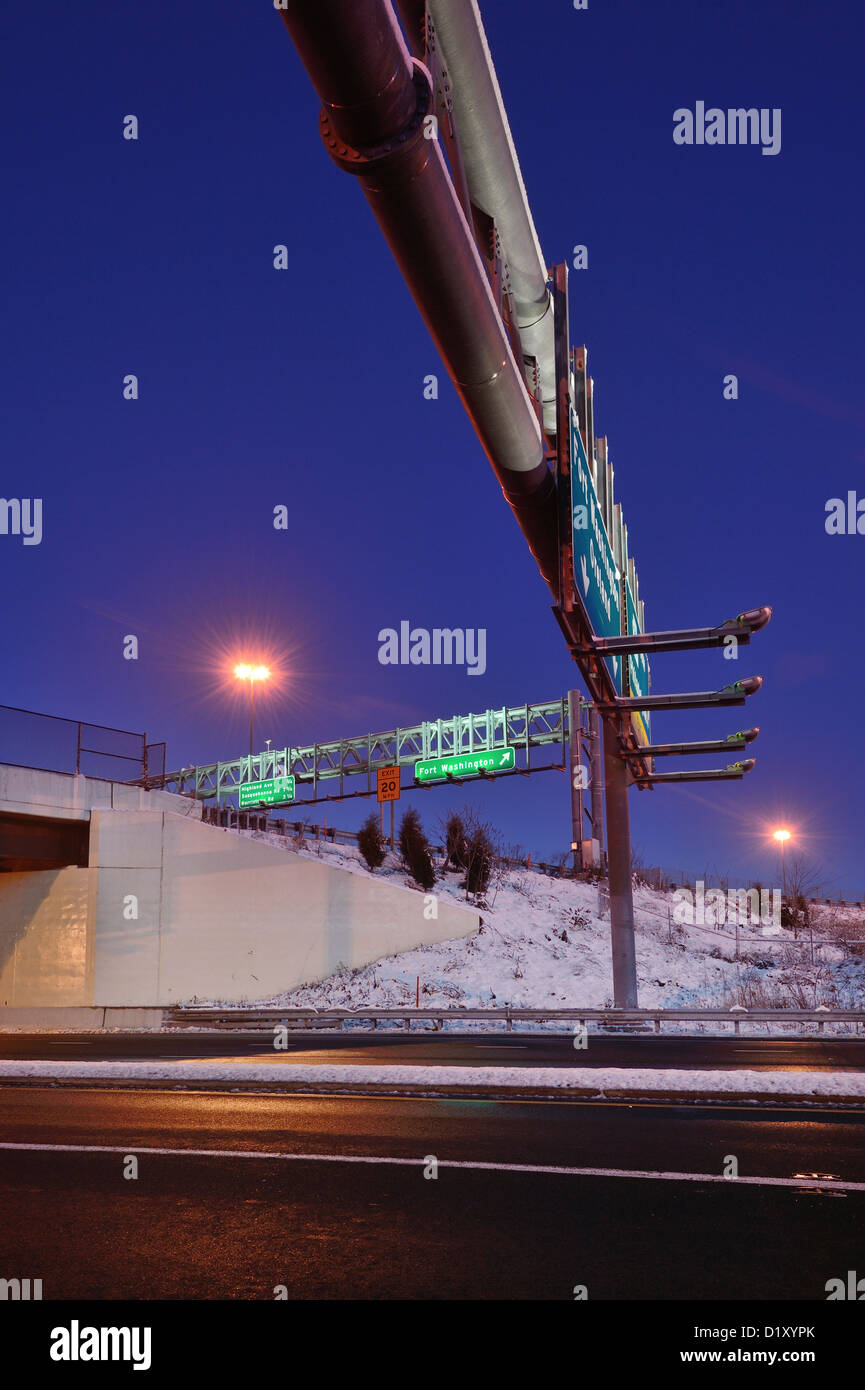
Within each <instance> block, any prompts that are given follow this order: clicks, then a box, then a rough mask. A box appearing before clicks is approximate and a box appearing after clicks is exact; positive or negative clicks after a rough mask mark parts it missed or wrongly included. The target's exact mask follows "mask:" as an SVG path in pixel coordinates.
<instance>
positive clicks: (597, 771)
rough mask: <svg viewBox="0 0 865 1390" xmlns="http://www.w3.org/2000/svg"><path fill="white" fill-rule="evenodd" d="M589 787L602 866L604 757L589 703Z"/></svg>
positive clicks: (594, 713) (593, 709)
mask: <svg viewBox="0 0 865 1390" xmlns="http://www.w3.org/2000/svg"><path fill="white" fill-rule="evenodd" d="M589 789H590V792H591V807H592V809H591V817H592V836H593V838H594V839H596V840H597V842H598V858H599V860H600V867H601V868H602V869H603V867H604V759H603V755H602V751H601V721H600V719H599V718H598V711H597V708H596V707H595V705H589Z"/></svg>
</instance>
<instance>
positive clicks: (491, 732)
mask: <svg viewBox="0 0 865 1390" xmlns="http://www.w3.org/2000/svg"><path fill="white" fill-rule="evenodd" d="M567 744H568V700H567V696H563V697H562V698H561V699H560V700H552V701H546V702H544V703H542V704H535V705H514V706H510V707H503V708H502V709H488V710H484V711H483V712H482V713H480V714H455V715H453V716H452V717H451V718H449V719H432V720H425V721H424V722H423V723H421V724H413V725H411V726H409V727H408V728H405V729H389V730H388V731H387V732H386V733H380V734H362V735H360V737H358V738H346V739H338V740H337V741H335V742H333V743H312V744H307V745H306V746H305V747H300V748H270V749H268V750H267V751H266V752H264V753H255V754H253V755H252V757H249V756H247V757H244V758H235V759H233V760H232V761H230V762H224V763H223V762H219V763H209V764H207V765H202V766H199V767H185V768H180V769H179V771H177V772H170V773H167V774H166V775H165V777H164V779H162V778H161V779H159V784H160V785H162V786H164V787H166V788H167V789H168V790H170V791H174V792H177V793H179V794H180V795H182V796H194V797H195V798H197V799H198V800H201V801H210V800H213V799H215V800H216V804H217V805H222V801H223V799H224V798H225V797H228V796H231V795H232V793H236V792H237V789H238V787H239V786H240V785H241V784H242V783H244V782H257V781H263V780H264V779H266V778H270V777H282V776H285V775H286V774H293V775H294V777H295V778H296V780H297V789H298V793H300V791H301V789H303V791H304V792H305V793H307V794H306V795H303V796H300V795H299V796H298V798H297V799H298V800H303V801H336V800H342V799H344V798H347V797H351V796H370V795H374V794H375V789H376V778H375V774H376V771H377V769H378V768H380V767H394V766H399V767H413V766H414V764H415V763H416V762H419V761H421V760H422V759H426V758H443V757H454V756H456V755H458V754H461V753H482V752H489V751H491V750H493V749H496V748H508V747H510V748H515V749H516V752H517V764H518V765H517V767H516V768H515V769H514V771H513V772H512V773H497V774H496V776H500V777H501V776H514V775H521V774H523V775H524V774H526V773H530V772H542V771H545V770H547V769H549V768H563V767H565V766H566V765H567ZM557 745H558V746H560V747H561V750H562V755H561V758H560V759H559V760H558V761H556V762H546V763H543V764H539V763H538V760H537V754H536V755H535V761H534V764H533V763H532V752H533V751H534V750H537V749H541V748H548V747H551V746H553V747H554V746H557ZM357 777H363V778H365V781H366V786H365V787H364V788H363V789H362V790H360V789H358V790H351V791H345V790H344V784H345V781H346V779H347V778H350V779H354V778H357ZM451 780H453V781H461V780H464V779H461V778H453V779H451ZM466 780H472V781H474V780H477V779H476V778H475V777H472V778H471V779H466ZM334 782H337V783H338V786H334V785H333V783H334ZM322 783H326V784H327V785H326V786H325V788H324V789H323V790H322V788H321V784H322ZM154 784H155V783H154V782H151V783H150V785H154ZM353 785H354V784H353ZM410 785H417V786H420V784H419V783H414V784H410ZM423 785H424V786H430V785H431V786H436V785H440V783H436V782H432V783H424V784H423ZM309 793H311V795H309Z"/></svg>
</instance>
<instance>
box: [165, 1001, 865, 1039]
mask: <svg viewBox="0 0 865 1390" xmlns="http://www.w3.org/2000/svg"><path fill="white" fill-rule="evenodd" d="M420 1021H424V1022H427V1023H430V1022H431V1023H433V1025H434V1027H435V1029H436V1031H441V1030H442V1029H443V1028H444V1025H445V1023H455V1022H459V1023H468V1022H475V1023H476V1022H482V1023H504V1024H505V1029H506V1031H507V1032H508V1033H510V1032H512V1031H513V1025H514V1024H515V1023H531V1022H535V1023H557V1022H571V1023H577V1024H578V1025H579V1026H580V1027H581V1028H582V1027H585V1026H586V1024H587V1023H590V1022H593V1023H600V1024H603V1025H604V1026H605V1028H607V1029H613V1030H619V1029H624V1030H633V1029H636V1028H643V1027H645V1026H647V1025H648V1024H653V1025H654V1031H655V1033H660V1031H661V1025H662V1024H663V1023H686V1022H700V1023H710V1022H715V1023H732V1024H733V1025H734V1028H733V1031H734V1033H738V1032H739V1030H740V1027H741V1025H742V1023H745V1022H747V1023H782V1022H783V1023H816V1024H818V1031H819V1032H821V1033H822V1032H823V1031H824V1029H825V1025H826V1024H827V1023H852V1024H854V1025H855V1031H856V1032H857V1033H858V1031H859V1029H860V1027H865V1010H863V1009H824V1008H817V1009H744V1008H740V1007H738V1006H737V1005H734V1006H733V1007H732V1008H730V1009H582V1008H575V1009H508V1008H502V1009H482V1008H469V1009H440V1008H439V1009H436V1008H432V1009H427V1008H424V1009H420V1008H414V1009H412V1008H403V1009H398V1008H394V1009H364V1008H359V1009H314V1008H313V1009H310V1008H306V1009H304V1008H284V1009H280V1008H264V1009H224V1008H223V1009H220V1008H211V1007H208V1006H206V1005H197V1004H188V1005H180V1006H178V1007H176V1008H172V1009H166V1010H165V1012H164V1026H166V1027H187V1028H188V1027H193V1028H201V1027H203V1026H205V1027H206V1026H210V1027H214V1028H229V1029H231V1028H242V1029H245V1030H247V1031H257V1030H262V1031H265V1030H272V1029H273V1028H278V1027H280V1026H288V1025H290V1024H306V1025H309V1026H311V1027H313V1028H326V1027H332V1028H339V1029H340V1030H342V1028H343V1027H344V1025H345V1024H346V1023H349V1022H353V1023H364V1022H366V1023H370V1024H371V1025H372V1028H373V1029H375V1028H377V1026H378V1024H379V1023H382V1022H387V1023H399V1022H402V1023H403V1026H404V1028H405V1029H406V1031H407V1032H410V1031H411V1025H412V1023H413V1022H420Z"/></svg>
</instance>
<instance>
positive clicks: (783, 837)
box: [772, 830, 796, 936]
mask: <svg viewBox="0 0 865 1390" xmlns="http://www.w3.org/2000/svg"><path fill="white" fill-rule="evenodd" d="M789 838H790V832H789V830H775V831H773V832H772V839H773V840H777V842H778V845H779V847H780V850H781V902H782V903H783V902H784V899H785V898H786V896H787V875H786V872H785V868H784V848H785V846H786V844H787V841H788V840H789ZM793 934H794V936H795V935H796V933H795V932H794V933H793Z"/></svg>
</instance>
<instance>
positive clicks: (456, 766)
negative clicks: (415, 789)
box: [414, 748, 516, 782]
mask: <svg viewBox="0 0 865 1390" xmlns="http://www.w3.org/2000/svg"><path fill="white" fill-rule="evenodd" d="M514 767H516V753H515V751H514V749H513V748H491V749H489V750H488V751H487V752H485V753H459V754H457V755H455V756H454V757H451V758H426V759H425V760H424V761H423V762H420V763H415V765H414V775H415V780H416V781H417V782H435V781H443V780H444V779H445V778H447V777H471V776H473V775H475V774H480V773H484V772H510V771H512V770H513V768H514Z"/></svg>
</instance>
